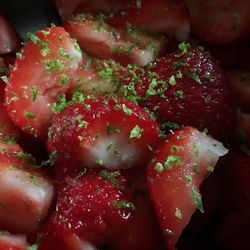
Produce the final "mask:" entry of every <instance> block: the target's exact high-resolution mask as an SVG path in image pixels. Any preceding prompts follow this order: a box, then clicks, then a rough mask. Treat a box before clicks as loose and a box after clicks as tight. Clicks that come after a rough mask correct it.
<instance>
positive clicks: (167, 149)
mask: <svg viewBox="0 0 250 250" xmlns="http://www.w3.org/2000/svg"><path fill="white" fill-rule="evenodd" d="M226 153H227V150H226V149H225V148H224V147H223V145H222V144H221V143H220V142H218V141H216V140H215V139H213V138H210V137H209V136H207V135H206V134H204V133H201V132H199V131H198V130H197V129H195V128H192V127H185V128H183V129H182V130H179V131H176V132H175V133H173V134H170V135H169V136H168V137H167V141H166V144H165V145H163V146H162V147H161V148H159V150H158V151H157V152H156V153H155V156H154V157H153V159H152V161H151V163H150V164H149V166H148V169H147V178H148V185H149V190H150V196H151V199H152V202H153V205H154V208H155V211H156V214H157V217H158V220H159V222H160V225H161V229H162V232H163V233H164V237H165V242H166V246H167V248H168V249H169V250H172V249H175V245H176V242H177V240H178V238H179V236H180V235H181V232H182V231H183V229H184V228H185V226H186V225H187V224H188V222H189V220H190V218H191V216H192V214H193V213H194V212H195V209H196V208H198V209H199V210H200V211H201V212H204V209H203V205H202V200H201V195H200V193H199V186H200V185H201V183H202V181H203V179H204V178H205V177H206V176H207V175H208V173H209V171H211V170H212V169H213V168H214V166H215V164H216V162H217V160H218V158H219V157H220V156H223V155H225V154H226Z"/></svg>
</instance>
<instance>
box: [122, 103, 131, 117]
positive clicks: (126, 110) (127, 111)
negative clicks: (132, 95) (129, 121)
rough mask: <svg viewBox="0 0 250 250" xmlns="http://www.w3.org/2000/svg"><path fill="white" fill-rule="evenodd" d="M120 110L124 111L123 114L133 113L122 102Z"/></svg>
mask: <svg viewBox="0 0 250 250" xmlns="http://www.w3.org/2000/svg"><path fill="white" fill-rule="evenodd" d="M122 110H123V112H124V113H125V114H127V115H131V114H132V113H133V112H132V110H131V109H129V108H127V107H126V105H125V104H124V103H123V104H122Z"/></svg>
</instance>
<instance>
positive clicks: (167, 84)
mask: <svg viewBox="0 0 250 250" xmlns="http://www.w3.org/2000/svg"><path fill="white" fill-rule="evenodd" d="M179 48H180V50H179V51H178V52H175V53H173V54H170V55H167V56H166V57H163V58H160V59H157V60H156V62H155V63H152V64H149V65H148V67H147V70H145V71H144V72H143V71H142V73H141V75H139V74H140V73H138V72H137V71H138V69H135V70H133V69H128V71H127V73H125V74H124V76H123V78H124V79H125V81H124V82H125V86H124V88H125V90H124V93H125V95H126V97H127V98H128V99H132V100H134V99H136V100H138V99H139V104H140V105H141V106H143V107H147V108H149V110H150V111H152V112H155V114H156V117H157V121H158V122H159V123H161V125H162V128H163V129H165V130H168V129H174V128H178V127H179V126H181V125H185V126H194V127H197V128H199V129H202V130H205V129H206V130H208V133H209V134H211V135H212V136H214V137H216V138H219V139H224V138H226V137H228V136H229V135H230V134H231V133H232V130H233V128H234V125H235V120H236V110H235V107H234V102H233V98H232V93H231V91H230V88H229V82H228V80H227V78H226V77H225V76H224V74H223V71H222V70H221V68H220V67H219V65H217V64H216V63H215V62H214V60H213V59H212V58H211V56H210V55H209V54H208V53H206V52H204V51H203V50H201V49H198V48H190V45H189V44H186V43H181V44H180V45H179ZM139 72H141V71H139ZM178 125H179V126H178Z"/></svg>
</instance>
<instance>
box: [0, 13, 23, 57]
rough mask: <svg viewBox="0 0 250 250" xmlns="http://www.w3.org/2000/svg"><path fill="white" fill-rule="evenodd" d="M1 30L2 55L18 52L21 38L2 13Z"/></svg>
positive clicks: (0, 18)
mask: <svg viewBox="0 0 250 250" xmlns="http://www.w3.org/2000/svg"><path fill="white" fill-rule="evenodd" d="M0 30H1V33H0V55H4V54H8V53H11V52H16V51H17V50H18V49H19V48H20V47H21V46H20V45H21V40H20V38H19V37H18V35H17V33H16V32H15V31H14V30H13V28H12V27H11V25H10V24H9V23H8V22H7V20H6V19H5V18H4V17H3V16H2V15H0Z"/></svg>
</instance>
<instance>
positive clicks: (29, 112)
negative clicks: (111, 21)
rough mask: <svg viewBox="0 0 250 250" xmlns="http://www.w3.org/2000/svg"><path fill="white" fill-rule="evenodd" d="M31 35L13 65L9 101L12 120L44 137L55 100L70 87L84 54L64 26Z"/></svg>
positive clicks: (25, 129)
mask: <svg viewBox="0 0 250 250" xmlns="http://www.w3.org/2000/svg"><path fill="white" fill-rule="evenodd" d="M30 38H31V40H30V41H28V42H27V43H26V45H25V46H24V48H23V52H22V53H21V54H18V57H17V59H16V62H15V65H14V67H13V68H12V69H11V72H10V78H9V82H8V84H7V88H6V103H7V110H8V113H9V116H10V118H11V119H12V120H13V122H14V123H15V124H16V125H17V126H18V127H20V128H21V129H22V130H23V131H24V132H26V133H28V134H29V135H32V136H34V137H40V138H41V137H46V134H47V128H48V126H49V124H50V121H51V118H52V115H53V113H52V104H53V103H54V102H56V101H57V99H58V96H60V95H61V94H64V93H65V92H66V91H67V89H68V88H69V85H68V84H67V83H69V81H70V75H71V74H72V73H73V72H74V71H75V70H76V69H77V68H78V65H79V63H80V62H81V60H82V55H81V52H80V51H79V48H78V47H77V44H76V43H75V42H74V41H73V40H72V39H71V38H70V37H69V35H68V33H67V32H65V30H64V29H63V28H59V27H52V28H50V29H47V30H42V31H40V32H38V33H36V35H30ZM24 72H25V73H24Z"/></svg>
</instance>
